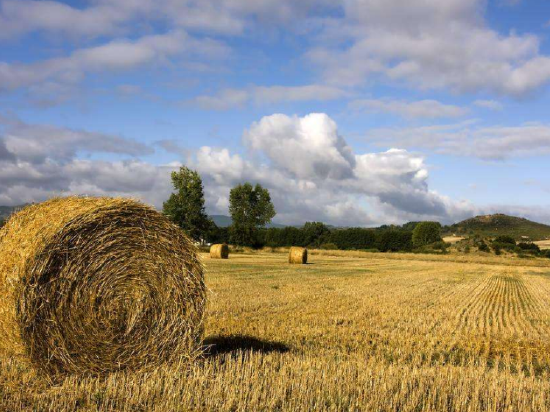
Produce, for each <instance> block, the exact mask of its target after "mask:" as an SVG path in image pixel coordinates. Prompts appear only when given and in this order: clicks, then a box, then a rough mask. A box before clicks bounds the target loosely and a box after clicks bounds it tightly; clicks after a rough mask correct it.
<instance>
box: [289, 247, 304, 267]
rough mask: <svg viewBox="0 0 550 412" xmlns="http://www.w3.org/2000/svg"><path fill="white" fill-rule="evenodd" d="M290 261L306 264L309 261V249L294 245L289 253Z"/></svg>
mask: <svg viewBox="0 0 550 412" xmlns="http://www.w3.org/2000/svg"><path fill="white" fill-rule="evenodd" d="M288 263H294V264H298V265H305V264H306V263H307V249H306V248H303V247H297V246H292V247H291V248H290V252H289V253H288Z"/></svg>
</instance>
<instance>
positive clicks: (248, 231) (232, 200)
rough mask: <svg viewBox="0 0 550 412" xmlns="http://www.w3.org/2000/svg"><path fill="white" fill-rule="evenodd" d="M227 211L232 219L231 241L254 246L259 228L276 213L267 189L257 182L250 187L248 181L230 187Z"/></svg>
mask: <svg viewBox="0 0 550 412" xmlns="http://www.w3.org/2000/svg"><path fill="white" fill-rule="evenodd" d="M229 213H230V214H231V219H232V220H233V224H232V225H231V230H230V232H231V242H232V243H234V244H236V245H241V246H244V245H247V246H256V245H257V242H258V230H259V228H261V227H264V226H265V225H267V224H268V223H269V222H271V219H273V217H274V216H275V214H276V213H275V208H274V206H273V203H271V196H270V195H269V191H268V190H267V189H264V188H263V187H262V186H261V185H259V184H257V185H256V186H254V187H252V185H251V184H250V183H244V184H242V185H238V186H236V187H234V188H233V189H231V192H230V193H229Z"/></svg>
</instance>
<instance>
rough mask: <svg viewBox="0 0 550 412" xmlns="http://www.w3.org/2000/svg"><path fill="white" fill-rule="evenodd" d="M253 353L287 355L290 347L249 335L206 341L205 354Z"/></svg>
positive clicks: (222, 337) (213, 338) (213, 337)
mask: <svg viewBox="0 0 550 412" xmlns="http://www.w3.org/2000/svg"><path fill="white" fill-rule="evenodd" d="M239 350H240V351H251V352H261V353H271V352H278V353H285V352H288V351H289V350H290V346H288V345H285V344H284V343H282V342H274V341H268V340H262V339H258V338H255V337H253V336H248V335H230V336H219V335H218V336H210V337H208V338H206V339H205V340H204V354H205V355H206V356H217V355H223V354H226V353H231V352H235V351H239Z"/></svg>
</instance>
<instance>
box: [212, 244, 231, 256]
mask: <svg viewBox="0 0 550 412" xmlns="http://www.w3.org/2000/svg"><path fill="white" fill-rule="evenodd" d="M210 257H211V258H212V259H228V258H229V246H227V245H226V244H223V245H212V246H211V247H210Z"/></svg>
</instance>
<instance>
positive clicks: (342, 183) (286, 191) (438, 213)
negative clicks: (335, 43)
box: [193, 113, 474, 226]
mask: <svg viewBox="0 0 550 412" xmlns="http://www.w3.org/2000/svg"><path fill="white" fill-rule="evenodd" d="M243 141H244V144H245V146H247V147H248V148H249V149H251V150H252V151H253V152H254V155H255V156H253V157H254V158H259V159H260V160H257V161H252V160H248V159H245V158H243V157H242V156H241V155H239V154H231V153H230V152H229V151H228V150H227V149H225V148H222V149H214V148H211V147H203V148H202V149H200V150H199V152H198V153H197V154H196V156H195V158H194V159H193V165H194V167H196V168H197V169H198V170H199V171H200V172H201V174H202V175H203V177H205V178H206V181H207V185H206V186H207V193H208V198H209V203H210V204H215V205H218V207H219V208H220V209H223V208H225V207H226V206H227V193H228V191H229V189H230V188H231V187H232V186H233V185H235V184H237V183H239V182H242V181H244V180H253V181H259V182H260V183H262V184H264V185H265V186H266V187H268V188H270V190H271V192H272V194H273V197H274V200H275V204H276V206H277V209H278V213H279V218H280V219H282V220H284V221H286V222H300V221H304V220H311V219H312V218H317V219H320V220H325V221H328V222H331V223H335V224H341V225H360V226H364V225H368V224H372V223H376V222H380V221H389V222H396V221H403V220H407V219H413V218H420V219H439V220H446V221H449V220H453V219H456V218H461V217H464V216H467V215H471V214H472V213H473V212H474V209H473V207H472V206H471V205H470V204H468V203H460V202H458V203H457V202H453V201H451V200H450V199H448V198H447V197H445V196H442V195H440V194H438V193H436V192H434V191H431V190H429V188H428V183H427V179H428V170H427V167H426V165H425V163H424V159H423V158H422V156H420V155H418V154H415V153H411V152H408V151H406V150H400V149H391V150H388V151H386V152H381V153H366V154H356V153H354V152H353V150H352V149H351V147H350V146H349V145H348V144H347V143H346V141H345V139H344V138H343V137H342V136H340V135H339V133H338V129H337V126H336V123H335V122H334V121H333V120H332V119H331V118H330V117H329V116H327V115H326V114H323V113H313V114H309V115H307V116H304V117H297V116H293V117H290V116H286V115H283V114H274V115H271V116H266V117H264V118H262V119H261V120H260V121H259V122H256V123H254V124H252V126H251V127H250V128H249V129H248V130H247V131H246V132H245V133H244V135H243Z"/></svg>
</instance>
